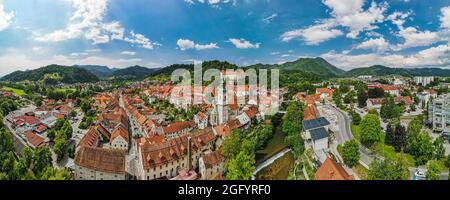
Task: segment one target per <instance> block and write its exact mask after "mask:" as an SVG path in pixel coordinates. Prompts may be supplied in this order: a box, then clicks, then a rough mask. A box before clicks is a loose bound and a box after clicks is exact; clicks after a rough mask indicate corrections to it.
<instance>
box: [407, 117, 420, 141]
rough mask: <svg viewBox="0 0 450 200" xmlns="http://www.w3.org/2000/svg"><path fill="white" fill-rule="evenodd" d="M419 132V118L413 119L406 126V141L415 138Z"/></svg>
mask: <svg viewBox="0 0 450 200" xmlns="http://www.w3.org/2000/svg"><path fill="white" fill-rule="evenodd" d="M421 130H422V120H421V119H420V118H419V117H414V118H413V119H412V120H411V122H409V124H408V132H407V138H408V140H411V139H412V138H415V136H417V135H419V133H420V131H421Z"/></svg>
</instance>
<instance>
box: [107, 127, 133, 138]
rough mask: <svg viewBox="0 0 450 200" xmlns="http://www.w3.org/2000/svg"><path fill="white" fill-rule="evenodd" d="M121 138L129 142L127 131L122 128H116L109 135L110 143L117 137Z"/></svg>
mask: <svg viewBox="0 0 450 200" xmlns="http://www.w3.org/2000/svg"><path fill="white" fill-rule="evenodd" d="M119 136H122V138H123V139H125V141H127V142H128V141H129V134H128V131H127V130H126V129H125V128H124V127H123V126H120V125H119V126H117V127H116V128H115V129H114V130H113V132H112V134H111V140H110V142H112V141H114V140H115V139H116V138H117V137H119Z"/></svg>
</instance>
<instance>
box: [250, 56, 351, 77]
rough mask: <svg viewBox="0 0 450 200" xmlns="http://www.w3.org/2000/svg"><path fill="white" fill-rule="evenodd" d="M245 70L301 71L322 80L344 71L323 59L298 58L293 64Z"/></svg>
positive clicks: (259, 66) (257, 66)
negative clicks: (317, 76) (315, 75)
mask: <svg viewBox="0 0 450 200" xmlns="http://www.w3.org/2000/svg"><path fill="white" fill-rule="evenodd" d="M247 68H266V69H280V70H286V71H303V72H310V73H314V74H317V75H319V76H321V77H324V78H331V77H339V76H342V75H344V74H345V71H344V70H342V69H339V68H337V67H335V66H333V65H332V64H330V63H328V62H327V61H326V60H325V59H323V58H320V57H318V58H300V59H298V60H296V61H293V62H286V63H283V64H279V65H278V64H274V65H265V64H256V65H251V66H247Z"/></svg>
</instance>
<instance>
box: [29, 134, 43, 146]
mask: <svg viewBox="0 0 450 200" xmlns="http://www.w3.org/2000/svg"><path fill="white" fill-rule="evenodd" d="M26 137H27V140H28V142H29V143H30V144H32V145H33V146H34V147H39V146H42V145H43V144H44V143H45V139H44V138H43V137H41V136H40V135H38V134H36V133H34V132H31V131H29V132H27V133H26Z"/></svg>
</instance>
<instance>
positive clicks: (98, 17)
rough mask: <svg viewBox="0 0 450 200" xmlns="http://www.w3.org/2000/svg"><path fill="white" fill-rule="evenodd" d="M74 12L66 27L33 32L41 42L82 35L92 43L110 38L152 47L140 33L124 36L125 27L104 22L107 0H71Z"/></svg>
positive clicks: (105, 41) (106, 40) (117, 23)
mask: <svg viewBox="0 0 450 200" xmlns="http://www.w3.org/2000/svg"><path fill="white" fill-rule="evenodd" d="M71 2H72V6H73V8H74V13H73V15H72V17H71V18H70V22H69V24H68V25H67V27H66V28H64V29H60V30H56V31H54V32H51V33H48V34H35V37H34V39H35V40H36V41H41V42H61V41H66V40H70V39H74V38H78V37H81V36H84V38H86V39H87V40H89V41H91V42H92V44H94V45H95V44H104V43H108V42H109V41H111V40H122V41H126V42H129V43H132V44H138V47H141V48H146V49H153V47H154V45H155V44H156V43H152V42H151V41H150V39H148V38H146V37H145V36H144V35H142V34H137V33H134V32H133V31H131V32H130V33H129V35H130V36H127V37H126V36H125V28H123V27H122V25H121V24H120V23H119V22H117V21H112V22H105V20H104V18H105V15H106V12H107V6H108V0H72V1H71Z"/></svg>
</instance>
